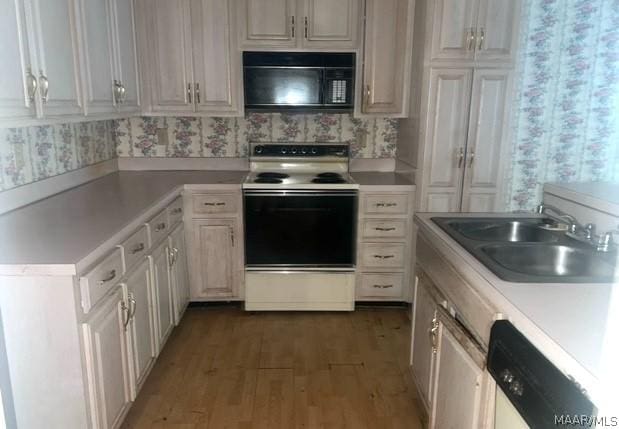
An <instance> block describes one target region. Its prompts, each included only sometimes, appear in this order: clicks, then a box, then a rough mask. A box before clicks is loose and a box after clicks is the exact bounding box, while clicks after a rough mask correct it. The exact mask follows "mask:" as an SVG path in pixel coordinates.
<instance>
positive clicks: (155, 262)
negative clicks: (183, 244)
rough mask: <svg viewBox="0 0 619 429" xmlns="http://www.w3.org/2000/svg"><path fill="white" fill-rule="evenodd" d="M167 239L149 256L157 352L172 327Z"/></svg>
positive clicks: (172, 313) (172, 316) (172, 312)
mask: <svg viewBox="0 0 619 429" xmlns="http://www.w3.org/2000/svg"><path fill="white" fill-rule="evenodd" d="M168 253H169V247H168V245H167V241H166V242H164V244H163V245H161V246H159V248H157V250H155V251H154V252H153V254H152V256H150V258H151V261H152V271H153V288H154V293H153V296H154V302H155V332H156V339H157V354H159V352H160V351H161V349H162V348H163V345H164V344H165V342H166V340H167V339H168V336H169V335H170V332H172V328H173V327H174V310H173V308H172V288H171V284H170V270H169V260H168V257H169V255H168Z"/></svg>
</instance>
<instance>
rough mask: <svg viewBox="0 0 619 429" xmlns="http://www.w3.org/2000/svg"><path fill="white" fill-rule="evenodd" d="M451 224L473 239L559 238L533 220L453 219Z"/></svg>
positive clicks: (535, 239)
mask: <svg viewBox="0 0 619 429" xmlns="http://www.w3.org/2000/svg"><path fill="white" fill-rule="evenodd" d="M449 225H450V226H451V228H453V229H455V230H456V231H458V232H459V233H460V234H462V235H464V236H465V237H468V238H470V239H473V240H481V241H509V242H546V243H551V242H556V241H558V240H559V238H558V237H557V235H556V234H553V232H552V231H548V230H546V229H544V228H543V227H542V225H541V224H539V223H533V222H523V221H517V220H513V221H504V222H497V221H496V220H495V221H488V220H482V221H479V220H476V221H475V220H473V221H453V222H450V223H449Z"/></svg>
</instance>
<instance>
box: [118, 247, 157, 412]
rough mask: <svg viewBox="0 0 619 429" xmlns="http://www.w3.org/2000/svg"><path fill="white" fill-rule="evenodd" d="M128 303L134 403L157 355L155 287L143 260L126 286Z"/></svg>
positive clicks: (146, 263)
mask: <svg viewBox="0 0 619 429" xmlns="http://www.w3.org/2000/svg"><path fill="white" fill-rule="evenodd" d="M125 293H126V297H125V298H126V302H127V306H128V307H129V311H130V315H131V319H130V320H129V323H128V325H127V334H128V335H127V343H128V344H129V347H128V348H129V357H130V359H129V361H130V362H129V369H130V374H131V383H130V385H131V399H132V400H134V399H135V398H136V396H137V393H138V391H139V390H140V388H141V387H142V384H143V383H144V380H145V379H146V374H147V373H148V370H149V369H150V367H151V365H152V363H153V361H154V358H155V355H156V349H155V325H154V317H153V316H154V305H153V284H152V276H151V272H150V264H149V262H148V260H146V259H145V260H144V262H142V263H141V264H140V265H139V266H138V268H136V269H135V270H134V272H133V274H131V275H129V277H128V278H127V281H126V284H125Z"/></svg>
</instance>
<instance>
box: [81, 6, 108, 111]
mask: <svg viewBox="0 0 619 429" xmlns="http://www.w3.org/2000/svg"><path fill="white" fill-rule="evenodd" d="M80 4H81V14H82V33H83V34H82V41H83V43H82V46H83V57H84V58H83V60H84V68H85V74H84V75H85V82H84V85H85V94H84V95H85V105H86V114H87V115H93V114H98V113H113V112H115V111H116V107H115V102H116V100H115V98H114V79H116V76H115V74H114V62H113V53H112V49H113V47H112V31H111V28H112V27H111V25H112V19H111V10H110V3H109V2H108V1H107V0H81V2H80Z"/></svg>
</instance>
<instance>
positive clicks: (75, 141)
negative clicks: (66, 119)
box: [0, 121, 116, 191]
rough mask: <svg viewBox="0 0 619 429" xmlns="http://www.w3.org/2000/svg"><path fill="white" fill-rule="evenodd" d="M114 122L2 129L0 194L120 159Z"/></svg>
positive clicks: (0, 133)
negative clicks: (116, 158) (114, 134)
mask: <svg viewBox="0 0 619 429" xmlns="http://www.w3.org/2000/svg"><path fill="white" fill-rule="evenodd" d="M113 132H114V122H113V121H95V122H79V123H67V124H58V125H41V126H34V127H23V128H2V129H0V191H6V190H9V189H13V188H16V187H18V186H21V185H26V184H28V183H33V182H37V181H39V180H42V179H47V178H49V177H53V176H57V175H59V174H63V173H68V172H70V171H73V170H77V169H79V168H83V167H87V166H89V165H92V164H96V163H99V162H102V161H107V160H109V159H112V158H115V157H116V147H115V146H116V143H115V139H114V136H113Z"/></svg>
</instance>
